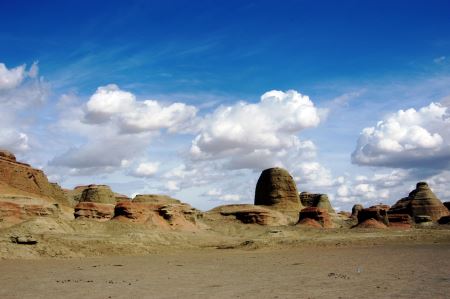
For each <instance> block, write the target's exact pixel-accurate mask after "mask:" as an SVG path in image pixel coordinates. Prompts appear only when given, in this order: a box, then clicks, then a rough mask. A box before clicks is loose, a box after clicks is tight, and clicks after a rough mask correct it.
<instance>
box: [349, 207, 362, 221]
mask: <svg viewBox="0 0 450 299" xmlns="http://www.w3.org/2000/svg"><path fill="white" fill-rule="evenodd" d="M363 209H364V207H363V206H362V205H360V204H356V205H354V206H353V208H352V215H351V217H352V218H354V219H358V214H359V212H361V211H362V210H363Z"/></svg>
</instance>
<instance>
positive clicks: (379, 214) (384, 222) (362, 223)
mask: <svg viewBox="0 0 450 299" xmlns="http://www.w3.org/2000/svg"><path fill="white" fill-rule="evenodd" d="M374 221H376V222H379V223H380V224H381V225H378V224H375V222H374ZM388 225H389V219H388V216H387V210H385V209H383V208H382V207H379V206H373V207H370V208H367V209H362V210H361V211H359V213H358V225H357V226H356V227H362V228H369V227H374V228H382V227H387V226H388Z"/></svg>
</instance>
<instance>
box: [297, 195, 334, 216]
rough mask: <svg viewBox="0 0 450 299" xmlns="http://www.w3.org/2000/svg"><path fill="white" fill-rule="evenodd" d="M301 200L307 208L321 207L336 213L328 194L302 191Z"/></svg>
mask: <svg viewBox="0 0 450 299" xmlns="http://www.w3.org/2000/svg"><path fill="white" fill-rule="evenodd" d="M300 202H301V203H302V205H303V206H304V207H306V208H309V207H315V208H321V209H325V210H327V211H328V213H335V211H334V209H333V207H332V206H331V203H330V200H329V199H328V195H326V194H315V193H309V192H302V193H300Z"/></svg>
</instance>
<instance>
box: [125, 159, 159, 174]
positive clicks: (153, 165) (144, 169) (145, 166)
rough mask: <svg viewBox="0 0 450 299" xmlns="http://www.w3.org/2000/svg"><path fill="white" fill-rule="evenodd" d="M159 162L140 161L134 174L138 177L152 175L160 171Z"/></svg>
mask: <svg viewBox="0 0 450 299" xmlns="http://www.w3.org/2000/svg"><path fill="white" fill-rule="evenodd" d="M159 164H160V163H159V162H144V163H140V164H139V165H138V167H137V168H136V169H135V171H134V172H133V173H132V175H134V176H138V177H151V176H153V175H155V174H156V173H157V172H158V169H159Z"/></svg>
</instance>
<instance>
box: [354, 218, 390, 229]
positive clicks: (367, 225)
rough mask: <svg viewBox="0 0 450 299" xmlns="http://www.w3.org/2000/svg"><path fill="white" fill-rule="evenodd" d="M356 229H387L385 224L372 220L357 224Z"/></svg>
mask: <svg viewBox="0 0 450 299" xmlns="http://www.w3.org/2000/svg"><path fill="white" fill-rule="evenodd" d="M356 227H357V228H376V229H386V228H388V227H387V225H386V224H384V223H383V222H380V221H377V220H375V219H373V218H370V219H367V220H365V221H363V222H361V223H359V224H358V225H357V226H356Z"/></svg>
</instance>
